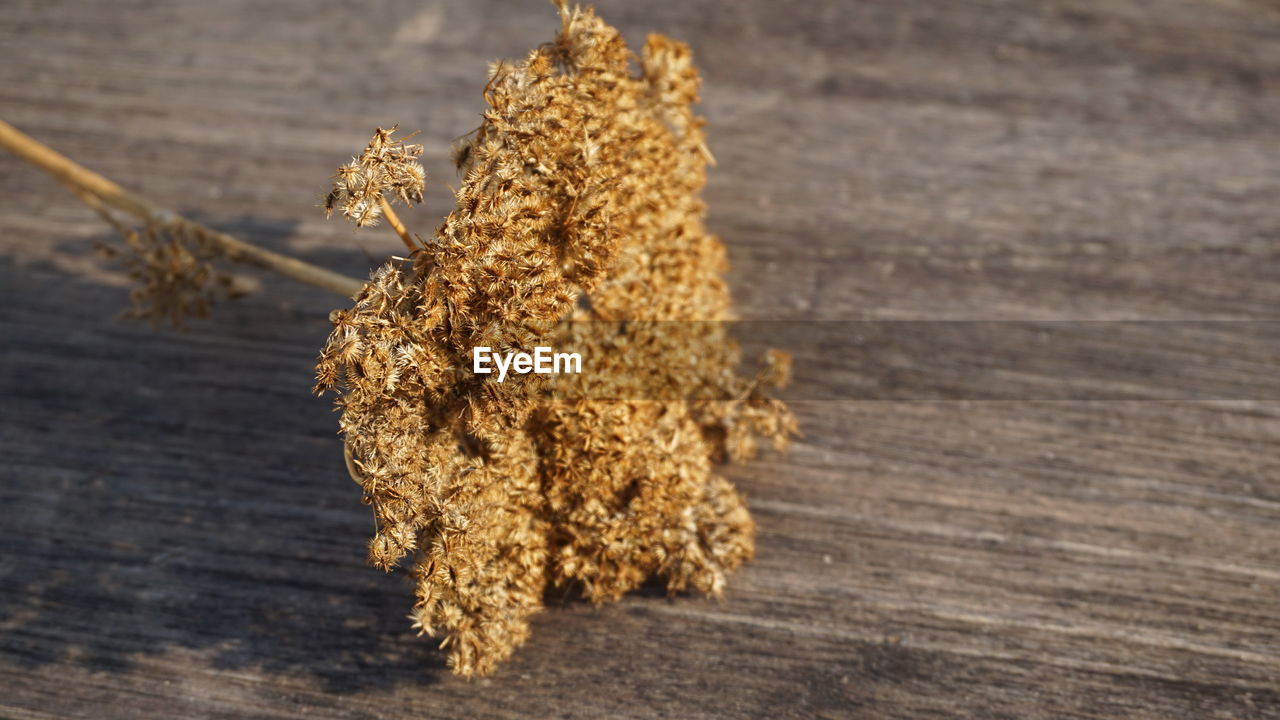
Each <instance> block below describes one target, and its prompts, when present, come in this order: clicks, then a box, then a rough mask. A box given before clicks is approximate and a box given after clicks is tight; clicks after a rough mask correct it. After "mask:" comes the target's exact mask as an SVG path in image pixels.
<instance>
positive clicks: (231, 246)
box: [0, 120, 364, 298]
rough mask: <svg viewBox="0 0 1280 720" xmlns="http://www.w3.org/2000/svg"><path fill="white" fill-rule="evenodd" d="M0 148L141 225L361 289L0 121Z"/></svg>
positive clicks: (328, 285) (323, 282)
mask: <svg viewBox="0 0 1280 720" xmlns="http://www.w3.org/2000/svg"><path fill="white" fill-rule="evenodd" d="M0 147H4V148H6V149H8V150H9V151H11V152H12V153H13V154H14V155H17V156H18V157H19V158H21V159H23V160H25V161H27V162H28V163H31V164H32V165H35V166H36V167H38V168H40V169H41V170H44V171H45V172H47V173H49V174H50V175H52V176H53V177H54V178H56V179H57V180H58V181H59V182H61V183H62V184H63V185H66V186H67V187H69V188H71V189H72V190H73V191H75V192H76V194H77V195H80V194H81V193H88V194H89V195H92V196H93V197H96V198H97V199H99V200H101V201H102V202H103V203H104V204H106V205H109V206H111V207H114V208H116V209H118V210H122V211H124V212H127V213H129V214H130V215H133V216H134V217H136V218H138V219H139V220H141V221H142V222H145V223H151V224H155V225H161V226H171V225H181V226H185V227H187V228H188V229H191V230H195V231H196V232H198V233H200V234H201V235H203V236H205V238H207V239H208V240H209V241H210V242H212V243H214V244H216V245H218V246H220V247H221V248H222V250H223V251H224V252H225V253H226V255H227V257H228V258H229V259H231V260H234V261H236V262H242V263H246V264H249V265H256V266H257V267H260V268H264V269H266V270H271V271H273V272H276V273H279V274H281V275H284V276H285V277H288V278H292V279H294V280H297V281H299V282H303V283H307V284H308V285H314V286H316V287H319V288H324V289H325V290H330V291H333V292H336V293H338V294H339V295H343V296H345V297H348V298H350V297H354V296H355V295H356V294H357V293H359V292H360V290H361V289H362V288H364V283H363V282H362V281H360V280H356V279H355V278H351V277H347V276H346V275H341V274H339V273H335V272H333V271H332V270H326V269H324V268H322V267H319V266H316V265H312V264H311V263H308V262H303V261H302V260H298V259H297V258H292V257H289V256H287V255H281V254H280V253H277V252H273V251H271V250H267V249H266V248H262V247H259V246H257V245H254V244H252V243H247V242H245V241H243V240H237V239H236V238H234V237H231V236H230V235H227V234H226V233H221V232H218V231H216V230H212V229H210V228H206V227H204V226H202V225H200V224H199V223H194V222H192V221H190V220H187V219H186V218H184V217H182V216H181V215H179V214H177V213H175V212H173V211H171V210H167V209H165V208H162V207H160V206H159V205H156V204H154V203H152V202H151V201H150V200H147V199H146V198H144V197H142V196H140V195H136V194H134V193H131V192H129V191H128V190H125V189H124V188H122V187H120V186H119V185H117V184H115V183H114V182H112V181H110V180H108V179H107V178H105V177H102V176H101V175H99V174H97V173H95V172H93V171H92V170H89V169H87V168H85V167H82V166H81V165H78V164H77V163H75V162H74V161H72V160H71V159H70V158H68V157H66V156H65V155H62V154H61V153H59V152H57V151H55V150H53V149H52V148H50V147H48V146H46V145H43V144H41V143H40V142H39V141H37V140H35V139H34V138H32V137H30V136H29V135H27V134H25V133H23V132H22V131H20V130H18V129H17V128H15V127H13V126H12V125H10V124H9V123H6V122H4V121H3V120H0ZM82 199H83V197H82Z"/></svg>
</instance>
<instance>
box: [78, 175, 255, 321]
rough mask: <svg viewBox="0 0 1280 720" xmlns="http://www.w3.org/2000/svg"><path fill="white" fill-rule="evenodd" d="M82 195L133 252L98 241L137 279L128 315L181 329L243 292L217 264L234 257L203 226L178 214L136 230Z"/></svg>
mask: <svg viewBox="0 0 1280 720" xmlns="http://www.w3.org/2000/svg"><path fill="white" fill-rule="evenodd" d="M80 198H81V200H83V201H84V202H85V204H87V205H89V206H90V207H92V208H93V209H94V210H95V211H96V212H97V213H98V214H99V215H100V216H101V217H102V218H103V219H104V220H106V221H107V222H108V223H110V224H111V225H112V226H113V227H115V228H116V230H117V231H118V232H119V233H120V236H121V238H122V239H123V240H124V244H125V247H126V248H127V249H128V250H129V252H122V249H121V248H119V247H117V246H114V245H110V244H107V243H99V244H98V250H99V252H101V253H102V254H103V255H104V256H106V257H110V258H113V259H119V260H120V261H121V262H123V263H124V265H125V268H126V269H127V270H128V272H129V277H130V278H132V279H133V280H134V282H135V283H136V285H135V286H134V288H133V289H132V290H130V291H129V299H130V300H131V301H132V303H133V307H132V309H131V310H130V311H129V312H128V313H126V315H127V316H128V317H132V318H147V319H150V320H151V321H152V322H153V323H155V324H159V323H161V322H162V321H168V322H169V323H170V324H171V325H173V326H174V327H182V325H183V323H184V321H185V320H186V319H187V318H188V317H201V318H203V317H208V315H209V311H210V310H211V309H212V307H213V305H214V303H215V302H216V301H217V300H219V299H222V298H230V297H236V296H238V295H241V294H243V291H242V290H241V289H239V288H238V287H237V285H236V280H235V277H234V276H232V275H230V274H228V273H225V272H222V271H220V270H218V269H217V268H216V267H215V266H214V263H215V262H221V261H224V260H228V259H230V258H229V256H228V254H227V253H226V251H225V250H224V249H223V248H222V247H221V246H220V245H218V244H217V243H215V242H214V241H213V239H212V238H211V237H210V236H209V233H208V231H206V230H205V229H204V228H203V227H201V226H199V225H196V224H195V223H191V222H188V221H186V220H184V219H183V218H179V217H174V218H170V219H168V220H167V221H164V222H154V221H153V222H147V223H145V224H143V226H142V227H141V229H135V228H132V227H129V226H128V225H126V224H124V223H122V222H120V221H119V220H117V219H116V217H115V216H114V215H112V214H111V212H110V210H108V209H107V207H106V206H105V205H104V204H103V203H102V202H101V200H99V199H98V198H97V197H95V196H93V195H91V194H88V193H80Z"/></svg>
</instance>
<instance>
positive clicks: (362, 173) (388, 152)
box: [324, 126, 427, 227]
mask: <svg viewBox="0 0 1280 720" xmlns="http://www.w3.org/2000/svg"><path fill="white" fill-rule="evenodd" d="M398 127H399V126H393V127H392V128H391V129H389V130H384V129H382V128H378V129H377V130H376V131H374V133H373V139H371V140H370V141H369V144H368V145H366V146H365V149H364V152H362V153H360V155H359V156H358V157H354V158H352V159H351V162H349V163H347V164H346V165H343V166H341V167H339V168H338V171H337V172H336V173H335V174H334V176H333V190H331V191H330V192H329V194H328V196H326V197H325V200H324V210H325V214H326V215H331V214H332V213H333V211H334V209H335V208H340V209H341V210H342V214H343V216H344V217H346V218H347V219H348V220H350V221H351V222H353V223H355V225H356V227H366V226H372V225H376V224H377V223H378V218H380V217H382V214H383V203H385V202H388V201H389V200H399V201H400V202H402V203H404V204H405V205H412V204H414V203H420V202H422V191H423V188H424V186H425V184H426V179H427V173H426V171H425V170H423V168H422V165H421V164H420V163H419V162H418V160H417V158H418V156H419V155H421V154H422V146H421V145H406V144H405V142H404V141H405V140H406V139H407V138H399V139H397V138H395V137H394V136H395V132H396V129H397V128H398Z"/></svg>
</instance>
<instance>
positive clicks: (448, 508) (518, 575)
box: [316, 5, 794, 676]
mask: <svg viewBox="0 0 1280 720" xmlns="http://www.w3.org/2000/svg"><path fill="white" fill-rule="evenodd" d="M561 17H562V21H563V25H562V29H561V32H560V34H559V36H558V37H557V38H556V40H555V42H553V43H550V44H547V45H543V46H542V47H540V48H538V49H537V50H534V51H533V52H532V53H530V54H529V56H528V57H527V58H526V59H525V60H524V61H522V62H519V63H514V64H507V63H501V64H498V65H496V66H495V67H493V68H492V71H491V76H490V80H489V85H488V87H487V89H486V93H485V97H486V100H487V101H488V105H489V108H488V110H487V111H486V112H485V113H484V116H483V118H484V119H483V124H482V125H481V127H480V128H479V129H478V130H477V132H476V133H475V134H474V136H473V137H472V138H470V139H469V140H468V141H467V142H465V143H464V144H463V145H462V146H460V147H459V148H457V150H456V152H455V159H456V160H457V161H458V164H459V168H460V170H461V171H462V172H463V173H464V182H463V185H462V187H461V189H460V190H459V191H458V193H457V207H456V209H455V210H454V211H453V212H452V213H450V214H449V216H448V217H447V218H446V219H445V221H444V223H443V224H442V225H441V226H440V228H439V229H438V230H437V232H436V236H435V238H434V241H433V242H432V243H430V244H429V251H427V252H428V253H429V255H430V257H429V262H415V263H390V264H387V265H385V266H383V267H382V268H381V269H379V270H378V271H377V272H376V273H375V274H374V275H373V277H372V280H371V281H370V283H369V284H368V285H367V286H366V287H365V289H364V291H363V292H362V293H361V294H360V295H359V296H357V298H356V302H355V305H354V307H352V308H350V309H347V310H339V311H335V312H334V313H333V315H332V318H333V322H334V330H333V333H332V335H331V336H330V338H329V341H328V343H327V344H326V346H325V347H324V349H323V351H322V354H321V358H320V362H319V365H318V367H317V376H318V381H317V386H316V387H317V390H318V391H324V390H335V391H337V392H339V393H340V397H339V400H338V406H339V408H340V409H341V411H342V418H341V429H342V431H343V433H344V436H345V443H346V450H347V457H348V461H349V466H350V468H351V470H352V474H353V476H354V477H355V478H356V479H357V480H358V481H359V482H360V484H361V485H362V487H363V489H364V493H365V500H366V502H367V503H369V504H371V505H372V506H373V511H374V517H375V519H376V523H377V531H376V534H375V536H374V538H373V539H372V540H371V542H370V549H369V557H370V561H371V562H372V563H373V564H374V565H376V566H379V567H382V568H385V569H390V568H392V567H394V566H395V565H396V564H397V563H399V562H401V561H403V560H404V559H405V558H406V557H410V558H412V560H413V576H414V579H415V582H416V595H417V603H416V604H415V606H414V610H413V614H412V616H411V617H412V618H413V622H414V625H415V627H417V628H419V629H420V630H421V631H422V632H424V633H429V634H430V633H434V632H436V631H437V630H438V631H442V632H443V633H444V635H445V639H444V646H445V647H447V648H448V649H449V663H450V666H451V667H452V668H453V669H454V671H455V672H458V673H459V674H462V675H466V676H472V675H478V674H480V675H482V674H486V673H489V672H491V671H492V670H493V668H494V667H495V665H496V664H497V663H498V662H500V661H501V660H503V659H504V658H506V657H508V656H509V655H510V654H511V652H512V651H513V650H514V649H515V647H517V646H518V645H519V644H520V643H522V642H523V641H524V639H525V638H526V637H527V635H528V632H529V627H528V617H529V615H530V614H531V613H534V612H536V611H537V610H539V609H540V608H541V606H542V599H543V595H544V593H545V592H546V591H547V589H548V588H549V587H551V586H573V587H577V588H579V589H581V590H582V591H583V592H584V594H585V595H586V596H587V597H588V598H590V599H592V600H594V601H596V602H601V601H605V600H612V599H616V598H617V597H619V596H621V595H622V594H623V593H625V592H626V591H628V590H630V589H632V588H635V587H636V586H637V585H639V584H640V583H642V582H644V581H645V579H646V578H648V577H650V576H657V577H660V578H662V579H663V580H664V581H665V582H666V585H667V587H668V589H669V590H670V591H671V592H677V591H680V590H682V589H685V588H695V589H697V590H700V591H702V592H705V593H710V594H719V593H720V592H721V591H722V589H723V587H724V583H725V576H726V574H727V573H728V572H730V571H731V570H733V569H734V568H735V567H737V566H738V565H739V564H741V563H742V562H743V561H745V560H746V559H748V558H749V557H750V556H751V554H752V550H753V541H752V533H753V526H752V521H751V517H750V515H749V514H748V512H747V509H746V506H745V505H744V503H743V501H742V498H741V497H740V496H739V494H738V493H737V491H736V490H735V489H734V488H733V486H732V485H731V484H730V483H729V482H727V481H726V480H724V479H723V478H721V477H719V476H717V475H715V474H714V472H713V468H712V462H713V460H718V459H722V458H729V459H735V458H742V457H746V456H749V455H750V454H751V452H752V449H753V447H754V442H753V438H754V437H755V436H757V435H764V436H766V437H768V438H770V439H772V440H773V441H774V442H775V443H776V444H779V445H781V444H783V443H784V442H785V440H786V438H787V437H788V436H789V435H790V434H791V433H793V432H794V420H793V419H792V416H791V415H790V413H789V412H788V411H787V410H786V408H785V407H784V406H783V405H782V404H781V403H780V402H778V401H777V400H773V399H770V398H768V397H767V396H766V395H765V393H764V391H765V388H767V387H769V386H772V385H778V384H781V383H782V382H785V379H786V374H787V368H786V359H785V356H783V355H782V354H780V353H772V354H770V355H769V356H768V357H767V358H766V369H765V370H764V371H762V372H761V373H760V374H759V375H758V376H757V377H756V378H754V379H751V380H747V379H743V378H739V377H737V376H736V375H735V373H734V368H735V367H736V366H737V365H738V361H739V351H738V349H737V347H736V346H735V345H734V344H733V343H732V342H731V341H730V340H729V338H728V337H727V336H726V335H725V327H724V323H723V322H722V321H724V320H727V319H729V318H730V308H729V296H728V292H727V289H726V287H725V285H724V282H723V280H722V279H721V277H720V273H721V272H722V271H723V268H724V264H725V259H724V250H723V247H722V245H721V244H720V242H719V241H718V240H716V239H715V238H714V237H712V236H710V235H708V234H707V233H706V231H705V229H704V228H703V226H702V221H701V218H702V215H703V212H704V208H703V205H702V203H701V201H700V200H699V198H698V195H699V192H700V190H701V188H702V185H703V183H704V181H705V165H706V163H707V162H708V161H709V160H710V155H709V153H708V152H707V150H706V146H705V143H704V140H703V135H702V130H701V120H700V119H699V118H697V117H696V116H694V115H693V114H692V112H691V109H690V105H691V104H692V103H693V102H694V101H695V100H696V99H697V92H698V77H697V74H696V71H695V70H694V68H693V65H692V62H691V59H690V54H689V51H688V49H687V48H686V47H685V46H684V45H682V44H680V43H677V42H675V41H672V40H670V39H667V38H664V37H661V36H651V37H650V38H649V40H648V42H647V44H646V46H645V48H644V51H643V54H642V57H641V58H640V61H641V74H640V75H639V76H635V75H632V73H631V71H630V69H629V67H628V62H629V60H630V59H631V57H632V56H631V54H630V53H629V52H628V50H627V47H626V45H625V43H624V42H623V40H622V38H621V36H620V35H619V33H618V32H617V31H616V30H615V29H613V28H611V27H609V26H608V25H606V24H604V23H603V22H602V21H600V20H599V19H598V18H597V17H596V16H595V15H594V13H593V12H591V11H590V10H586V11H583V10H573V11H570V10H568V9H566V8H565V7H564V6H563V5H562V6H561ZM380 132H381V131H380ZM379 142H381V143H383V145H382V146H383V147H385V146H386V144H388V143H391V142H392V141H391V140H390V135H389V134H388V135H387V136H386V137H385V138H383V139H382V140H381V141H379V136H375V142H374V143H371V145H370V148H371V149H373V152H374V153H375V154H376V153H377V152H378V149H377V148H374V145H375V144H377V143H379ZM369 153H370V150H366V154H369ZM348 168H350V169H349V170H348V171H347V173H348V175H349V176H350V177H353V178H354V177H357V176H358V174H359V173H364V172H366V169H365V168H366V166H365V164H364V163H362V162H360V160H359V159H358V160H357V161H356V162H355V163H353V164H352V165H351V166H348ZM360 177H363V176H362V175H360ZM361 187H363V185H362V184H361V182H356V183H355V186H349V185H347V184H345V183H344V185H343V186H342V189H341V192H340V193H338V194H337V195H335V196H332V197H333V203H331V204H334V205H336V204H339V203H342V204H344V212H345V204H346V203H348V202H354V203H355V205H354V206H352V207H357V208H367V207H369V205H370V204H369V203H368V202H365V204H364V205H363V206H360V205H359V203H360V202H361V200H360V198H361V197H363V196H361V195H359V193H358V192H353V190H359V189H360V188H361ZM403 199H406V200H407V199H409V198H403ZM359 212H365V210H362V209H361V210H359ZM348 214H349V215H355V214H358V213H356V212H354V211H353V212H349V213H348ZM536 345H553V346H555V347H556V348H557V349H560V348H565V349H573V350H576V351H578V352H580V353H581V354H582V356H583V357H584V358H585V359H586V360H585V363H584V366H585V367H584V372H583V374H581V375H578V376H572V377H570V376H561V377H559V378H556V379H555V382H549V381H548V380H547V379H546V378H545V377H543V376H538V375H523V376H519V377H518V378H514V379H508V380H507V382H505V383H497V382H495V381H494V379H493V376H489V375H474V374H472V372H471V365H470V362H469V357H470V353H471V350H472V348H474V347H476V346H488V347H491V348H494V349H495V350H496V351H500V352H512V351H528V350H530V349H532V348H533V347H534V346H536ZM657 389H661V392H660V393H658V392H656V390H657Z"/></svg>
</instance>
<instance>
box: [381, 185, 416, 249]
mask: <svg viewBox="0 0 1280 720" xmlns="http://www.w3.org/2000/svg"><path fill="white" fill-rule="evenodd" d="M378 203H379V204H380V205H382V214H383V215H385V216H386V218H387V224H388V225H390V226H391V229H392V230H395V231H396V234H397V235H399V236H400V239H401V240H403V241H404V245H405V247H407V248H409V252H414V251H416V250H420V249H421V248H419V247H418V244H417V243H415V242H414V241H413V238H411V237H409V231H408V230H406V229H405V227H404V223H402V222H400V216H399V215H396V211H395V210H392V209H391V203H389V202H387V199H386V198H385V197H383V196H382V195H379V196H378Z"/></svg>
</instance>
